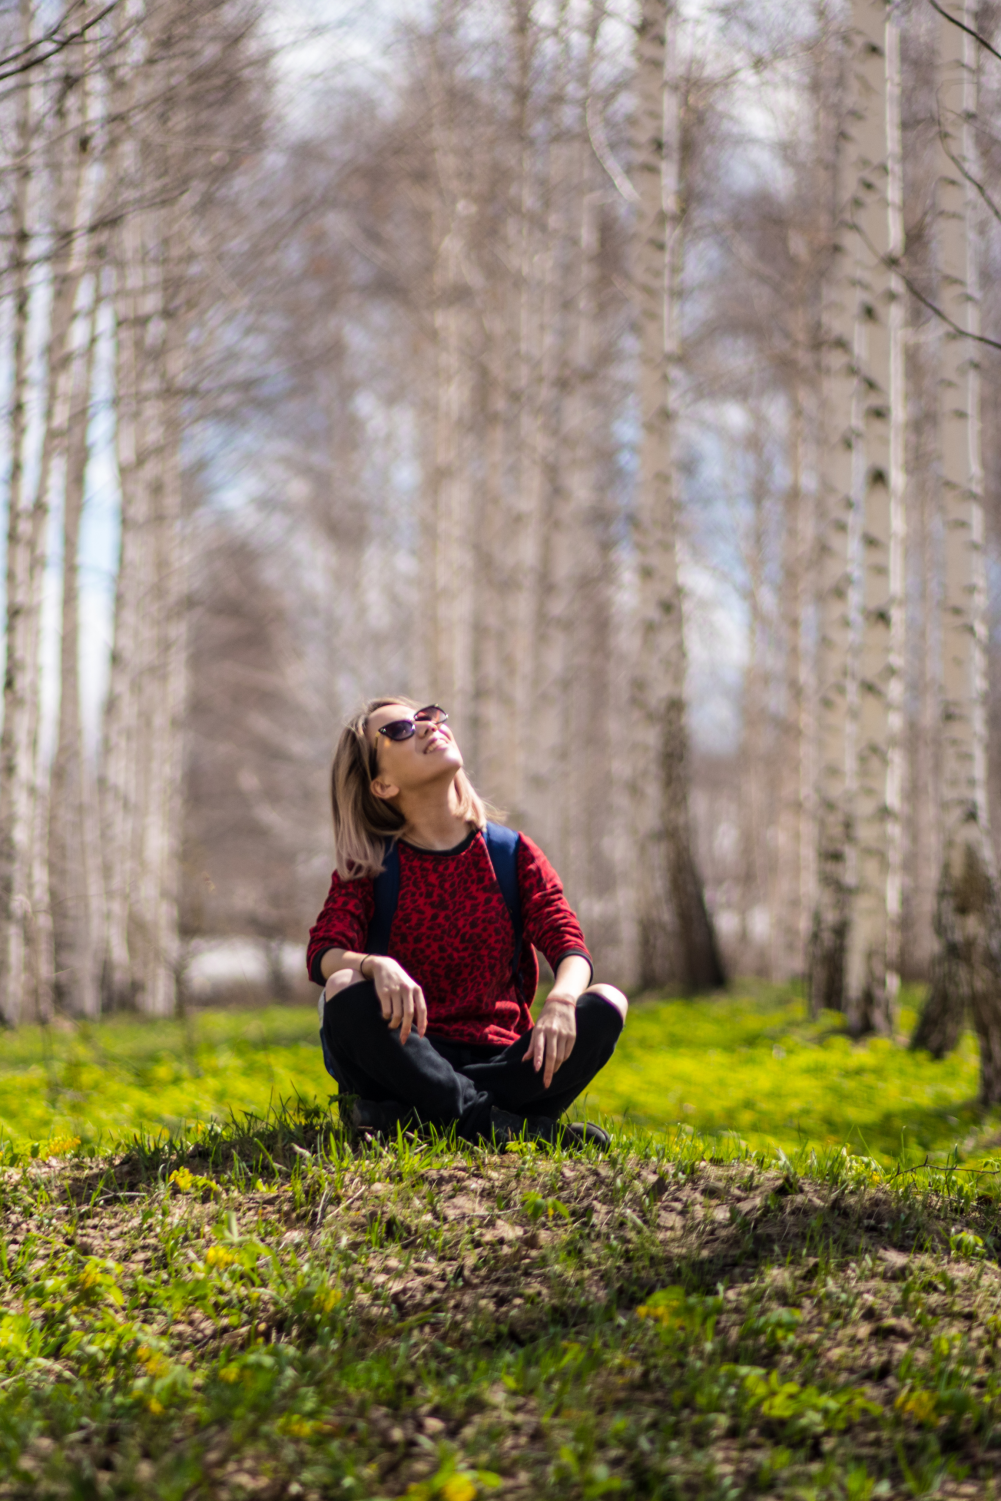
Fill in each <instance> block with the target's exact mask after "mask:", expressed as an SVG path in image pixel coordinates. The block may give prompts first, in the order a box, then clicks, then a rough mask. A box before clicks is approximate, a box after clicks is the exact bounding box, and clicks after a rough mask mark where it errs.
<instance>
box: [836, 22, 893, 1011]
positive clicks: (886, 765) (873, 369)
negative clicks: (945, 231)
mask: <svg viewBox="0 0 1001 1501" xmlns="http://www.w3.org/2000/svg"><path fill="white" fill-rule="evenodd" d="M852 19H853V30H854V35H855V39H856V47H857V51H856V60H855V78H856V88H857V90H858V96H859V101H860V109H861V112H862V122H861V123H860V127H859V132H858V155H857V157H856V173H855V176H856V187H855V203H854V226H855V229H856V232H857V235H858V238H859V247H858V262H857V294H858V300H857V303H856V318H857V325H856V359H857V362H858V366H859V372H860V377H861V380H862V382H863V384H864V390H865V395H864V401H863V420H862V434H861V441H862V445H863V452H864V476H863V488H862V492H861V493H860V494H857V495H856V497H855V502H856V504H857V505H858V507H859V509H860V511H861V513H862V515H863V518H864V519H863V529H862V553H861V559H860V568H861V587H862V598H861V641H860V645H859V656H858V719H857V736H858V738H857V746H858V761H857V766H858V782H857V787H856V791H855V829H856V838H857V859H858V864H857V875H856V882H855V892H854V900H853V902H852V912H851V923H850V926H849V931H848V950H847V955H846V967H845V1007H846V1010H847V1012H848V1015H849V1025H850V1027H851V1028H852V1030H854V1031H856V1032H865V1031H870V1030H875V1031H878V1032H881V1033H884V1034H886V1035H889V1034H890V1033H891V1032H892V1030H893V1020H894V1011H895V1003H896V996H897V988H898V984H899V974H898V944H899V923H900V772H901V758H902V745H901V735H900V730H901V705H902V691H903V680H902V666H903V663H902V644H903V643H902V632H903V619H904V612H903V608H902V591H903V502H904V444H903V438H904V431H905V429H904V385H903V380H904V371H903V310H904V301H903V285H902V283H901V281H900V278H899V274H898V273H896V272H895V271H894V270H893V269H892V259H893V258H895V257H899V255H900V254H901V253H902V250H903V229H902V202H901V189H900V172H901V168H900V123H899V122H900V78H899V38H898V34H897V31H896V28H895V26H893V25H892V24H891V22H890V14H889V9H888V7H887V5H886V4H885V0H856V3H855V6H854V8H853V12H852Z"/></svg>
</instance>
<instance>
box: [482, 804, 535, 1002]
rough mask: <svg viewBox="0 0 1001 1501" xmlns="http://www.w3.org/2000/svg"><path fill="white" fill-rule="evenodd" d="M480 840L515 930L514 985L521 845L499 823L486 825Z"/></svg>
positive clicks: (514, 834)
mask: <svg viewBox="0 0 1001 1501" xmlns="http://www.w3.org/2000/svg"><path fill="white" fill-rule="evenodd" d="M483 838H484V841H485V843H486V846H487V853H488V854H489V856H490V863H491V865H492V866H493V868H494V875H495V876H496V877H497V884H498V886H499V887H500V889H501V895H502V896H503V898H504V902H505V905H506V906H507V910H508V913H509V914H510V917H511V926H512V927H513V928H514V958H513V960H512V963H511V973H512V975H513V977H514V980H515V983H516V984H517V983H518V981H519V971H520V968H521V945H522V941H523V939H524V933H525V930H524V926H523V924H522V920H521V887H520V886H519V885H518V845H519V843H520V842H521V835H520V834H519V833H518V831H517V829H508V828H506V827H505V826H504V824H502V823H488V824H487V826H486V828H485V829H484V830H483Z"/></svg>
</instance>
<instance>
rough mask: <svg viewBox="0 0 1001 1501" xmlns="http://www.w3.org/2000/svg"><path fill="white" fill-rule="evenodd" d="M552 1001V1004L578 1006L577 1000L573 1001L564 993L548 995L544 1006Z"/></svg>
mask: <svg viewBox="0 0 1001 1501" xmlns="http://www.w3.org/2000/svg"><path fill="white" fill-rule="evenodd" d="M550 1001H551V1002H552V1004H553V1005H554V1006H574V1007H576V1005H577V1002H576V1001H571V1000H570V999H569V997H567V996H562V995H555V996H548V995H547V996H546V999H545V1000H544V1001H543V1006H548V1005H549V1003H550Z"/></svg>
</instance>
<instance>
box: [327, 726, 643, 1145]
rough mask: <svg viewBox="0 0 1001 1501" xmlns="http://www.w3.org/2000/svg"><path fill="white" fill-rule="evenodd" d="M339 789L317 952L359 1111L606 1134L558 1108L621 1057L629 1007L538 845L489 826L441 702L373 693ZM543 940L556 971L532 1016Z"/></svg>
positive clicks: (536, 1134)
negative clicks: (597, 976)
mask: <svg viewBox="0 0 1001 1501" xmlns="http://www.w3.org/2000/svg"><path fill="white" fill-rule="evenodd" d="M331 792H332V802H333V815H334V836H335V842H336V847H337V869H336V870H335V872H334V875H333V878H332V881H331V885H330V893H329V895H328V897H327V900H326V903H325V904H324V907H323V911H322V912H321V913H320V915H319V917H318V918H317V920H316V923H315V924H314V926H313V928H312V930H311V932H310V937H309V948H308V951H307V965H308V968H309V973H310V975H311V977H312V978H313V979H314V980H315V982H316V983H317V984H320V985H324V991H323V995H322V996H321V998H320V1016H321V1022H322V1030H321V1034H320V1035H321V1039H322V1042H323V1051H324V1058H325V1061H326V1064H327V1068H328V1069H329V1071H330V1073H331V1074H332V1075H333V1076H334V1078H335V1079H337V1081H338V1084H339V1085H340V1087H341V1090H342V1092H344V1093H347V1094H350V1095H353V1096H355V1097H356V1101H355V1104H354V1106H353V1113H352V1120H353V1123H354V1125H355V1126H356V1127H357V1128H358V1129H361V1130H366V1129H367V1130H371V1131H375V1132H388V1131H393V1130H395V1128H396V1124H397V1122H404V1123H406V1122H423V1123H425V1124H429V1125H434V1126H437V1127H439V1128H441V1127H448V1126H451V1125H455V1126H456V1127H457V1130H458V1134H459V1135H460V1136H462V1137H464V1138H465V1139H467V1140H471V1141H478V1140H493V1141H495V1142H499V1143H502V1142H504V1141H507V1140H510V1139H511V1138H512V1137H515V1136H518V1135H526V1136H528V1137H532V1138H536V1139H542V1140H547V1141H552V1142H556V1141H559V1142H561V1143H562V1144H563V1145H564V1146H567V1147H574V1146H580V1145H581V1144H583V1143H584V1142H586V1141H590V1142H593V1143H595V1144H596V1145H599V1146H602V1145H607V1143H608V1137H607V1136H606V1134H605V1133H604V1132H603V1131H601V1130H599V1128H598V1127H597V1126H592V1125H590V1124H588V1125H586V1126H582V1125H576V1124H575V1125H562V1126H561V1125H560V1124H559V1117H560V1116H561V1115H562V1113H563V1112H564V1111H565V1110H566V1108H567V1106H568V1105H570V1103H571V1102H572V1101H573V1100H574V1099H576V1097H577V1096H578V1095H579V1094H580V1093H581V1091H582V1090H584V1089H585V1088H586V1087H587V1085H588V1084H590V1082H591V1080H592V1079H593V1078H594V1076H595V1075H596V1074H597V1073H598V1071H599V1069H601V1068H602V1067H603V1066H604V1064H605V1063H607V1061H608V1059H609V1058H610V1057H611V1054H612V1052H613V1050H614V1048H615V1044H616V1042H617V1041H618V1038H619V1034H620V1032H621V1031H622V1027H623V1024H624V1022H625V1018H626V1011H627V1009H628V1003H627V1001H626V998H625V996H624V995H623V994H622V992H621V991H619V990H616V989H614V988H613V987H612V986H610V985H593V984H592V983H591V980H592V968H591V960H590V957H589V955H588V952H587V946H586V944H585V942H584V935H583V933H582V931H581V928H580V924H579V923H578V921H577V918H576V917H575V915H574V913H573V912H572V910H571V908H570V906H569V905H568V903H567V900H566V898H565V896H564V895H563V888H562V886H561V884H560V880H559V877H558V876H557V874H556V872H555V871H554V870H553V868H552V866H551V865H550V864H549V861H548V860H547V859H546V857H545V855H544V854H543V853H542V851H541V850H540V849H539V848H538V846H537V845H536V844H534V843H533V842H532V840H531V839H529V838H528V837H527V836H526V835H524V834H516V833H515V832H514V831H512V830H508V829H506V828H503V827H502V826H500V825H498V824H495V823H490V822H488V820H487V817H486V812H485V809H484V806H483V803H482V802H481V800H480V798H479V797H478V796H477V794H476V792H475V791H474V789H473V787H472V786H471V784H470V782H469V779H468V777H467V776H466V774H465V772H464V771H463V763H462V753H461V751H460V750H459V747H458V745H457V744H456V741H455V736H454V735H453V734H452V731H451V729H450V728H449V726H448V716H447V714H446V713H445V711H444V710H443V709H442V708H440V707H439V706H438V705H437V704H429V705H427V706H426V707H424V708H417V707H416V706H415V705H414V704H413V703H411V702H410V701H409V700H408V699H405V698H376V699H373V700H372V701H371V702H370V703H369V704H368V705H367V706H366V707H365V709H364V710H363V711H362V713H360V714H357V715H355V717H354V718H353V719H352V720H351V721H350V722H349V723H348V725H347V726H346V727H345V729H344V731H343V732H342V734H341V738H340V741H339V744H338V746H337V750H336V753H335V755H334V763H333V770H332V776H331ZM535 948H538V949H539V950H540V951H541V952H542V953H543V954H544V955H545V957H546V959H547V960H548V961H549V964H550V965H551V967H552V970H553V974H554V976H555V982H554V984H553V988H552V990H551V991H550V993H549V995H548V997H547V999H546V1003H545V1006H544V1007H543V1010H542V1013H541V1016H540V1017H539V1019H538V1021H536V1022H535V1024H534V1025H533V1022H532V1015H531V1006H532V1002H533V1000H534V997H535V990H536V986H537V984H538V978H539V971H538V963H537V960H536V957H535V952H534V950H535Z"/></svg>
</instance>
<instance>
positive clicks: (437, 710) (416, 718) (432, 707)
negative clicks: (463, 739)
mask: <svg viewBox="0 0 1001 1501" xmlns="http://www.w3.org/2000/svg"><path fill="white" fill-rule="evenodd" d="M432 714H438V715H440V718H438V719H432V718H431V715H432ZM422 716H423V717H422ZM447 723H448V715H447V714H446V713H445V710H444V709H443V708H442V706H441V704H425V705H424V707H423V709H415V710H414V713H413V717H412V718H410V719H391V720H390V722H389V724H383V725H380V726H379V728H378V730H377V731H376V734H377V735H385V737H386V739H387V740H389V741H391V742H392V744H393V745H402V743H403V741H404V740H412V739H413V738H414V736H415V735H416V734H417V726H418V725H419V724H434V725H439V724H447ZM401 725H409V726H410V728H409V730H407V732H406V734H403V735H394V734H392V733H391V732H392V731H393V730H395V729H398V728H399V727H400V726H401Z"/></svg>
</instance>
